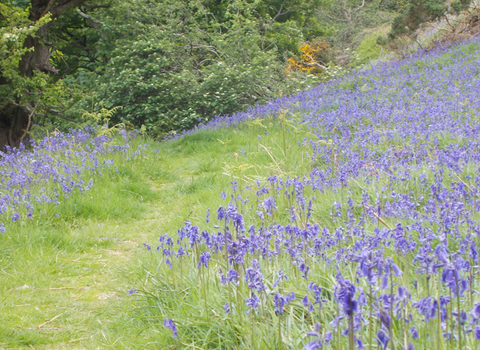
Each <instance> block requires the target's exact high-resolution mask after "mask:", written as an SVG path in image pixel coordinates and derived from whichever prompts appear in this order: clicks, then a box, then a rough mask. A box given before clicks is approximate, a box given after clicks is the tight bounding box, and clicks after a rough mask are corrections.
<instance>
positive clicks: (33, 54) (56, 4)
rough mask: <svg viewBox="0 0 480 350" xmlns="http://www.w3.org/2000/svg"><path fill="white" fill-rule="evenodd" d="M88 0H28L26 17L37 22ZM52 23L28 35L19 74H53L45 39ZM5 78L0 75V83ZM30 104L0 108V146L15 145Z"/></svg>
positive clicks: (31, 112) (30, 114) (25, 124)
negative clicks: (28, 12)
mask: <svg viewBox="0 0 480 350" xmlns="http://www.w3.org/2000/svg"><path fill="white" fill-rule="evenodd" d="M86 1H88V0H31V2H30V3H31V8H30V16H29V18H30V20H32V21H38V20H39V19H40V18H42V17H43V16H45V15H46V14H48V13H50V14H51V16H52V19H55V18H57V17H58V16H59V15H60V14H61V13H63V12H64V11H67V10H69V9H71V8H74V7H78V6H80V5H82V4H83V3H84V2H86ZM51 24H52V22H49V23H47V24H46V25H44V26H43V27H41V28H40V30H39V31H38V32H37V34H36V35H35V37H28V38H27V39H26V40H25V42H24V46H25V47H26V48H33V50H31V51H29V52H27V53H26V54H25V55H24V56H23V57H22V59H21V61H20V64H19V67H18V69H19V72H20V75H22V76H24V77H32V76H33V74H34V72H35V71H39V72H44V73H48V74H53V75H55V74H57V73H58V71H57V69H56V68H55V67H54V66H53V65H52V64H51V63H50V56H51V48H52V44H50V43H49V42H48V33H49V30H50V26H51ZM8 84H9V81H8V80H6V79H5V78H4V77H2V76H1V75H0V85H8ZM33 118H34V107H33V106H32V105H19V104H9V105H6V106H4V107H3V108H0V149H6V148H7V146H8V147H18V146H19V145H20V143H21V142H22V141H24V140H22V139H23V138H24V137H25V135H26V134H27V132H28V131H30V128H31V126H32V124H33V123H32V119H33Z"/></svg>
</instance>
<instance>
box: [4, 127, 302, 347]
mask: <svg viewBox="0 0 480 350" xmlns="http://www.w3.org/2000/svg"><path fill="white" fill-rule="evenodd" d="M272 127H273V129H272V130H270V134H271V135H273V136H269V137H270V139H269V138H268V137H265V139H264V140H262V142H263V143H264V144H265V145H266V146H267V147H268V146H269V140H270V143H271V147H270V148H269V152H268V153H267V152H266V151H265V150H264V149H263V148H259V147H258V146H256V145H257V144H258V134H260V133H263V130H264V129H263V128H259V127H257V128H245V129H244V130H243V131H231V130H229V131H225V130H222V131H216V132H215V131H214V132H203V133H200V134H197V135H193V136H190V137H187V138H185V139H183V140H179V141H175V142H170V143H164V144H151V146H150V147H148V148H147V150H146V151H145V157H144V158H141V157H139V158H138V159H136V160H134V161H133V162H129V163H127V162H123V163H122V161H121V160H119V161H118V162H117V163H115V164H117V165H116V169H113V168H112V169H106V170H104V171H103V175H102V176H101V177H98V178H96V179H95V187H94V188H93V189H92V190H90V191H89V192H88V193H86V194H85V195H83V196H80V195H74V196H72V197H71V198H69V200H67V201H65V203H63V204H62V205H60V206H59V207H58V208H56V209H55V210H54V211H51V210H50V209H49V210H50V212H49V213H50V214H48V215H43V216H42V215H40V216H37V217H36V218H34V220H32V221H28V222H22V223H20V224H19V225H17V226H13V225H12V227H11V228H10V229H9V230H7V232H6V233H5V234H4V236H3V237H2V240H3V242H2V244H1V245H0V254H1V255H0V301H1V303H0V318H1V324H0V348H5V349H14V348H34V349H104V348H119V349H122V348H149V341H150V340H151V339H152V338H153V339H154V338H155V336H156V335H155V329H146V330H145V329H144V327H145V324H143V323H142V322H143V321H142V315H141V314H136V310H137V309H136V306H135V303H136V302H138V301H137V298H136V297H135V295H133V296H129V293H128V291H129V289H131V288H141V286H142V285H144V284H145V283H148V275H145V272H144V271H143V269H142V264H144V263H145V262H147V263H148V261H149V260H152V261H154V260H155V259H149V258H148V254H155V252H154V249H152V251H151V252H147V251H146V249H145V247H144V246H143V243H144V242H148V243H150V244H152V245H153V244H154V242H155V241H156V240H157V239H158V237H159V235H160V234H162V233H165V232H175V231H176V230H177V229H178V228H179V227H180V226H181V225H182V223H183V222H184V221H185V220H187V219H188V220H192V221H193V222H195V221H197V222H199V221H202V220H204V216H205V213H206V209H207V208H212V210H215V208H214V205H215V204H216V203H217V199H218V196H219V193H220V192H221V190H222V189H225V188H227V187H228V186H229V185H230V181H231V180H232V179H233V177H235V178H237V179H239V181H247V180H246V179H252V178H254V177H266V176H268V175H269V174H270V173H273V172H274V171H275V170H277V168H278V167H279V166H281V167H283V169H284V170H283V171H285V172H288V171H289V170H292V169H296V168H298V166H299V164H298V162H299V161H300V159H301V157H298V155H297V156H296V157H291V158H290V160H289V159H288V158H287V157H285V155H284V150H282V149H281V147H280V146H278V142H277V141H276V137H277V136H278V132H277V133H275V130H274V129H275V128H276V127H278V125H277V126H275V125H272ZM277 131H278V130H277ZM239 133H240V134H239ZM294 136H295V135H293V134H292V135H290V137H292V138H293V137H294ZM295 137H296V136H295ZM291 141H293V140H291ZM138 142H139V141H138ZM252 145H255V148H253V146H252ZM155 149H156V150H157V151H155V152H154V150H155ZM242 149H245V150H247V152H249V154H250V157H249V161H248V162H247V161H246V160H244V159H242V157H241V153H240V151H241V150H242ZM272 157H275V158H276V159H273V158H272ZM282 158H283V159H282ZM272 169H273V170H272ZM248 181H250V180H248ZM55 211H57V212H58V214H59V215H58V217H57V216H55V215H54V212H55ZM45 212H47V210H45ZM153 248H154V247H153ZM139 310H140V309H139ZM139 312H140V311H139Z"/></svg>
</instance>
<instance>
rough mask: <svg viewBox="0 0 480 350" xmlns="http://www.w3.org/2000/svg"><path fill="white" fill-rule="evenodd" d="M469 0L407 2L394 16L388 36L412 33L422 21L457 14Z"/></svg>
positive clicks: (465, 6) (468, 3)
mask: <svg viewBox="0 0 480 350" xmlns="http://www.w3.org/2000/svg"><path fill="white" fill-rule="evenodd" d="M470 3H471V0H455V1H451V2H450V1H445V0H413V1H410V2H409V3H407V4H406V5H405V6H404V8H403V11H402V13H401V14H400V15H398V16H397V17H395V18H394V20H393V23H392V29H391V31H390V33H389V37H390V38H391V39H394V38H395V37H397V36H401V35H411V34H413V33H414V32H415V31H416V30H417V29H418V28H419V27H420V25H421V24H422V23H425V22H428V21H435V20H438V19H440V18H444V17H446V16H447V15H448V14H457V15H458V14H459V13H460V12H461V11H462V10H464V9H466V8H467V7H468V6H469V5H470Z"/></svg>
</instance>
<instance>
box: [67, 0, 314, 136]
mask: <svg viewBox="0 0 480 350" xmlns="http://www.w3.org/2000/svg"><path fill="white" fill-rule="evenodd" d="M214 5H218V6H214ZM262 11H263V12H262ZM262 13H263V14H264V15H265V16H267V17H264V18H260V19H259V18H258V16H259V15H262ZM95 16H97V18H99V20H101V21H102V23H104V24H105V28H104V29H106V30H105V31H104V32H103V33H102V36H104V38H103V39H101V40H99V41H98V43H97V44H96V46H97V47H98V50H99V53H102V52H103V54H105V55H108V60H107V61H106V63H105V64H101V63H96V70H95V73H89V72H88V70H86V69H81V70H79V71H78V73H77V78H78V80H77V81H76V82H75V81H73V80H70V82H71V83H76V84H77V85H81V84H82V83H81V82H80V79H82V80H83V83H84V86H85V87H86V88H88V89H89V90H90V91H94V92H95V93H96V98H97V100H102V101H104V104H105V107H106V108H107V109H110V108H113V107H115V106H122V107H123V108H122V110H121V111H118V113H116V114H115V116H114V117H113V119H112V121H114V122H115V123H119V122H121V123H129V124H133V125H135V126H140V125H145V126H146V127H147V129H148V130H150V131H151V132H153V133H155V134H158V135H163V134H165V133H168V132H170V131H174V130H184V129H189V128H192V127H194V126H195V125H196V124H198V123H199V122H200V121H206V120H208V119H210V118H212V117H213V116H215V115H221V114H229V113H233V112H236V111H239V110H242V109H245V108H246V107H247V106H249V105H252V104H255V103H258V102H264V101H266V100H267V99H269V98H271V97H273V96H276V95H277V93H278V91H279V90H282V89H284V90H285V89H286V88H287V83H286V77H285V73H284V63H283V62H282V61H281V60H279V59H278V57H279V56H281V55H282V53H281V50H280V49H279V47H283V50H287V49H289V48H290V47H294V48H295V50H297V49H298V46H299V44H300V41H299V40H300V38H302V33H301V31H300V30H298V29H296V28H294V27H295V25H296V23H297V22H295V21H296V20H294V19H292V18H293V17H292V18H291V19H289V20H286V21H284V22H282V23H281V22H275V21H272V23H269V22H267V19H269V18H270V20H271V19H272V18H271V17H268V16H270V14H269V12H268V11H266V10H264V9H263V8H262V6H260V5H259V3H258V2H251V3H250V2H240V1H229V2H219V1H216V2H205V1H180V2H179V1H173V0H157V1H156V2H155V6H148V4H147V3H146V2H145V1H144V0H130V1H127V2H123V3H122V4H118V5H116V6H114V7H112V8H110V9H105V10H103V11H102V12H98V13H97V14H95ZM280 17H281V16H280ZM292 30H293V31H295V32H296V33H297V35H296V36H291V35H289V34H291V33H292ZM285 33H286V34H285ZM101 61H102V60H101V59H99V60H98V62H101ZM303 81H304V79H303V78H302V79H300V80H298V81H296V84H297V85H298V86H297V88H298V89H302V88H304V87H305V86H306V84H303ZM288 84H290V85H292V82H288ZM81 107H82V106H79V108H81ZM84 109H85V108H84ZM73 113H76V111H75V110H73V111H72V114H73Z"/></svg>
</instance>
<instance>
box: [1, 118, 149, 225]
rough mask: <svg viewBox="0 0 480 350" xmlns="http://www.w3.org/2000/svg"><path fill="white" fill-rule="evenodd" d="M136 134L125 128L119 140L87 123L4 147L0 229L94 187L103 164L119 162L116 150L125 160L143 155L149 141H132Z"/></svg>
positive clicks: (109, 165) (112, 164)
mask: <svg viewBox="0 0 480 350" xmlns="http://www.w3.org/2000/svg"><path fill="white" fill-rule="evenodd" d="M136 135H137V133H128V132H127V131H126V130H121V131H120V135H119V137H115V140H114V139H113V138H112V137H111V136H108V135H100V134H97V128H94V127H92V126H86V127H85V128H84V129H79V130H73V129H72V130H71V131H70V132H68V133H62V132H58V131H57V132H55V133H53V134H49V135H47V136H45V137H44V138H43V139H42V140H41V141H39V142H38V143H35V142H33V144H32V145H31V147H29V148H28V149H27V148H25V146H24V145H23V144H21V145H20V147H18V148H8V147H7V149H6V150H5V151H4V152H0V157H1V159H0V179H1V182H0V215H1V217H0V232H5V229H6V228H5V224H6V223H7V222H10V221H12V222H17V221H19V220H22V219H29V218H32V217H33V216H34V215H38V214H41V210H40V209H41V208H42V206H44V204H53V205H54V206H58V205H60V204H61V202H62V201H65V200H67V199H68V198H69V197H70V196H71V195H72V194H73V193H75V192H78V193H81V194H82V193H84V192H86V191H88V190H89V189H91V188H92V186H93V180H94V177H95V176H99V175H101V172H102V168H105V167H113V166H114V161H113V159H112V157H113V155H116V154H120V155H122V156H123V157H124V159H125V160H130V159H132V158H133V157H135V156H137V155H141V154H142V153H143V151H144V150H145V149H146V145H141V146H140V147H139V149H136V150H132V149H131V146H130V140H131V138H132V137H135V136H136ZM2 221H3V222H2Z"/></svg>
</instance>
